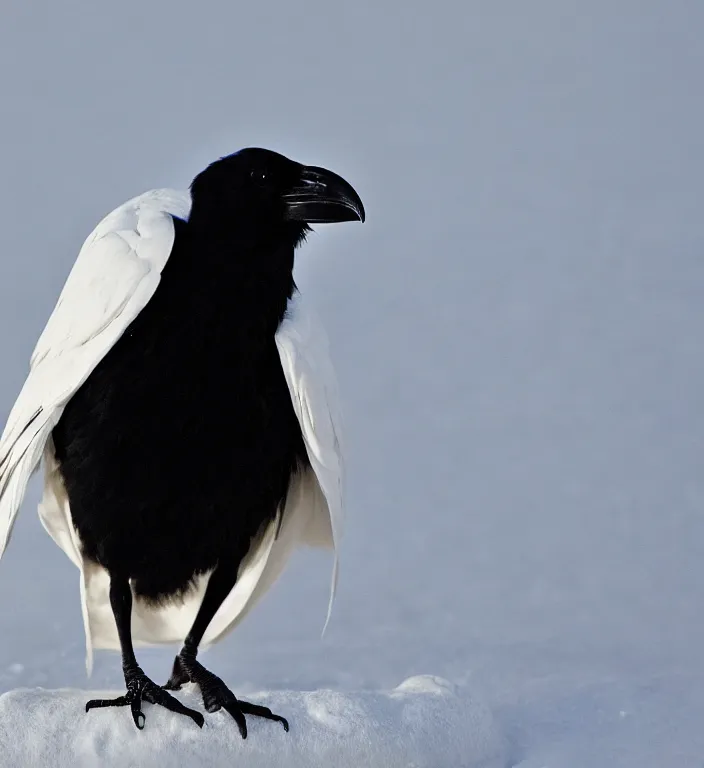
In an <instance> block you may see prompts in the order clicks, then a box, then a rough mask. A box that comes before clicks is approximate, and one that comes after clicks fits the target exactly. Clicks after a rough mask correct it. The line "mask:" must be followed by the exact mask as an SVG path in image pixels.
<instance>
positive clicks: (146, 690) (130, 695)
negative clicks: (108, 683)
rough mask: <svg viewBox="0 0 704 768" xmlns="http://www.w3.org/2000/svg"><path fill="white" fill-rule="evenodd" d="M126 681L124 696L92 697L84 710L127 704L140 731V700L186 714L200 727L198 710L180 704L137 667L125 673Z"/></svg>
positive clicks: (201, 719) (142, 713)
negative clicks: (112, 697) (111, 697)
mask: <svg viewBox="0 0 704 768" xmlns="http://www.w3.org/2000/svg"><path fill="white" fill-rule="evenodd" d="M125 681H126V683H127V693H126V694H125V695H124V696H118V697H117V698H115V699H92V700H91V701H89V702H88V703H87V704H86V712H88V711H89V710H91V709H100V708H103V707H125V706H129V707H130V710H131V713H132V719H133V720H134V724H135V725H136V726H137V728H139V730H140V731H141V730H142V729H143V728H144V722H145V717H144V712H142V701H147V702H149V703H150V704H158V705H159V706H162V707H165V708H166V709H168V710H169V711H170V712H175V713H176V714H179V715H186V716H187V717H190V718H191V720H193V722H194V723H195V724H196V725H197V726H198V727H199V728H202V727H203V724H204V722H205V718H204V717H203V715H202V714H201V713H200V712H196V710H194V709H189V708H188V707H186V706H184V705H183V704H181V702H180V701H179V700H178V699H175V698H174V697H173V696H171V694H169V693H166V691H164V690H163V689H162V688H160V687H159V686H158V685H157V684H156V683H154V682H152V681H151V680H150V679H149V678H148V677H147V676H146V675H145V674H144V672H143V671H142V670H141V669H140V668H139V667H137V668H136V669H131V670H129V671H128V672H127V673H126V674H125Z"/></svg>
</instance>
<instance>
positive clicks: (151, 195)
mask: <svg viewBox="0 0 704 768" xmlns="http://www.w3.org/2000/svg"><path fill="white" fill-rule="evenodd" d="M190 202H191V201H190V195H189V194H188V193H186V192H180V191H176V190H168V189H160V190H153V191H150V192H147V193H145V194H143V195H140V196H138V197H135V198H133V199H132V200H130V201H128V202H127V203H125V204H124V205H122V206H120V207H119V208H117V209H115V210H114V211H113V212H112V213H110V214H109V215H108V216H106V217H105V218H104V219H103V220H102V221H101V222H100V224H98V226H97V227H96V228H95V229H94V230H93V232H92V233H91V234H90V235H89V237H88V238H87V239H86V241H85V243H84V244H83V247H82V248H81V251H80V253H79V255H78V259H77V260H76V263H75V265H74V267H73V269H72V271H71V273H70V275H69V277H68V279H67V281H66V284H65V286H64V288H63V291H62V292H61V295H60V297H59V300H58V303H57V305H56V307H55V309H54V312H53V313H52V315H51V317H50V318H49V322H48V323H47V326H46V328H45V329H44V331H43V333H42V335H41V337H40V338H39V341H38V342H37V345H36V348H35V350H34V353H33V354H32V357H31V363H30V371H29V375H28V376H27V380H26V381H25V384H24V386H23V388H22V391H21V392H20V394H19V397H18V398H17V401H16V403H15V405H14V407H13V409H12V411H11V413H10V416H9V418H8V421H7V425H6V427H5V430H4V432H3V434H2V438H1V439H0V556H1V555H2V553H3V552H4V550H5V547H6V545H7V542H8V540H9V538H10V535H11V532H12V527H13V524H14V521H15V518H16V516H17V512H18V510H19V508H20V505H21V503H22V499H23V497H24V494H25V491H26V488H27V483H28V482H29V479H30V476H31V475H32V473H33V472H34V471H35V470H36V469H37V467H38V465H39V463H40V461H41V460H42V458H43V459H44V493H43V497H42V501H41V504H40V507H39V514H40V518H41V521H42V523H43V525H44V527H45V528H46V530H47V531H48V532H49V534H50V535H51V536H52V538H53V539H54V541H55V542H56V543H57V544H58V545H59V546H60V547H61V549H63V551H64V552H65V553H66V554H67V555H68V557H69V558H71V560H72V561H73V562H74V564H75V565H76V566H77V567H78V568H79V570H80V576H81V581H80V586H81V602H82V607H83V617H84V623H85V631H86V646H87V665H88V669H89V671H90V668H91V660H92V649H93V648H113V649H119V647H120V644H119V640H118V637H117V631H116V626H115V620H114V618H113V614H112V610H111V607H110V601H109V595H108V589H109V582H110V579H109V576H108V573H107V572H106V571H105V570H104V569H103V568H102V567H100V566H98V565H97V564H95V563H94V562H92V561H89V560H85V559H84V558H83V556H82V552H81V544H80V540H79V538H78V535H77V533H76V530H75V528H74V526H73V524H72V521H71V514H70V509H69V503H68V497H67V494H66V491H65V488H64V484H63V481H62V478H61V474H60V471H59V468H58V466H57V464H56V461H55V459H54V452H53V443H52V440H51V433H52V430H53V428H54V427H55V426H56V424H57V423H58V421H59V419H60V417H61V414H62V412H63V409H64V407H65V405H66V403H67V402H68V401H69V400H70V398H71V397H72V395H73V394H74V393H75V392H76V390H77V389H78V388H79V387H80V386H81V384H83V382H84V381H85V380H86V379H87V378H88V376H89V375H90V373H91V372H92V371H93V369H94V368H95V366H96V365H97V364H98V363H99V362H100V360H102V358H103V357H104V356H105V355H106V353H107V352H108V351H109V350H110V348H111V347H112V346H113V345H114V344H115V342H116V341H117V340H118V339H119V338H120V336H121V335H122V334H123V333H124V331H125V330H126V329H127V327H128V326H129V324H130V323H131V322H132V321H133V320H134V319H135V318H136V317H137V315H138V314H139V313H140V312H141V311H142V309H143V308H144V307H145V306H146V305H147V303H148V302H149V300H150V299H151V297H152V296H153V295H154V292H155V291H156V288H157V286H158V284H159V280H160V275H161V272H162V270H163V268H164V266H165V265H166V263H167V260H168V258H169V255H170V253H171V248H172V245H173V242H174V226H173V220H172V215H173V216H176V217H179V218H182V219H187V218H188V214H189V211H190ZM276 344H277V348H278V350H279V354H280V358H281V365H282V368H283V371H284V374H285V377H286V381H287V383H288V387H289V391H290V393H291V398H292V402H293V406H294V409H295V412H296V415H297V417H298V420H299V422H300V425H301V430H302V433H303V438H304V441H305V445H306V449H307V452H308V457H309V459H310V465H311V469H309V470H306V471H305V472H304V473H302V474H301V475H299V476H298V477H297V478H296V479H295V480H294V482H293V483H292V485H291V488H290V491H289V495H288V497H287V500H286V503H285V505H284V508H283V509H281V510H279V514H278V517H277V519H276V520H275V521H274V522H273V523H271V524H269V525H268V526H266V527H265V529H263V530H261V531H260V532H259V535H258V536H257V537H256V539H255V540H254V541H253V543H252V547H251V549H250V551H249V553H248V555H247V557H246V558H245V559H244V561H243V562H242V564H241V566H240V570H239V573H238V579H237V583H236V584H235V586H234V588H233V589H232V591H231V592H230V594H229V596H228V597H227V598H226V600H225V601H224V602H223V604H222V605H221V607H220V609H219V610H218V612H217V614H216V615H215V617H214V619H213V620H212V621H211V623H210V625H209V626H208V629H207V631H206V633H205V636H204V638H203V642H204V643H205V644H207V643H212V642H214V641H217V640H219V639H220V638H221V637H223V635H225V634H226V633H227V632H228V631H229V630H230V629H232V628H233V627H234V626H235V625H236V624H237V623H238V622H239V621H240V620H241V619H242V618H243V617H244V616H245V615H246V613H247V612H248V611H249V610H250V609H251V607H252V606H253V605H254V604H255V603H256V601H257V600H258V599H259V598H260V597H261V596H262V595H263V594H264V592H265V591H266V590H267V589H268V588H269V587H270V586H271V585H272V584H273V583H274V581H276V579H277V578H278V576H279V575H280V573H281V571H282V569H283V567H284V566H285V564H286V562H287V560H288V557H289V555H290V554H291V552H292V550H293V549H294V548H295V547H296V546H297V545H299V544H310V545H313V546H324V547H330V546H332V547H333V548H334V549H335V566H334V570H333V581H332V587H331V593H330V604H329V607H328V618H329V616H330V609H331V608H332V602H333V599H334V594H335V585H336V581H337V562H338V561H337V549H338V547H339V543H340V537H341V535H342V525H343V484H344V467H343V457H342V448H341V419H340V412H339V406H338V399H337V389H336V381H335V375H334V371H333V368H332V364H331V361H330V358H329V354H328V348H327V340H326V337H325V334H324V332H323V330H322V328H321V327H320V325H319V323H318V322H317V320H316V318H315V317H314V316H313V314H312V313H311V312H310V310H308V309H306V308H305V306H304V304H303V302H302V300H301V297H300V296H299V295H296V296H295V297H294V299H292V300H291V302H290V303H289V311H288V314H287V316H286V318H285V319H284V321H283V322H282V323H281V325H280V327H279V329H278V331H277V334H276ZM208 578H209V575H208V574H206V575H205V576H202V577H200V578H199V579H198V580H197V582H196V587H195V588H194V589H193V590H192V591H191V592H189V593H188V594H187V596H186V597H185V598H184V600H183V601H182V602H173V603H169V604H167V605H165V606H163V607H160V608H155V607H154V606H148V605H146V604H144V603H143V602H141V601H140V600H139V599H136V600H135V602H134V607H133V613H132V638H133V641H134V643H135V645H148V644H155V643H167V642H178V641H181V640H183V639H184V637H185V636H186V634H187V632H188V630H189V628H190V626H191V624H192V622H193V619H194V618H195V615H196V612H197V610H198V606H199V605H200V602H201V599H202V595H203V592H204V589H205V586H206V584H207V579H208ZM326 623H327V622H326Z"/></svg>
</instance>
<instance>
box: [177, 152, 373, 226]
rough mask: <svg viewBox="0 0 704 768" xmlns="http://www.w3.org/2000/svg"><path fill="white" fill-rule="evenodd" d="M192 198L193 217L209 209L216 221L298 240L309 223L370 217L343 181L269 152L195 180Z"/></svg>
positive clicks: (232, 161)
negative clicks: (284, 234)
mask: <svg viewBox="0 0 704 768" xmlns="http://www.w3.org/2000/svg"><path fill="white" fill-rule="evenodd" d="M191 196H192V199H193V213H192V218H193V214H196V213H197V212H199V211H203V210H205V209H207V210H208V212H209V214H210V215H209V217H208V218H210V220H211V222H212V220H213V218H214V217H216V218H217V219H219V221H220V222H221V223H222V224H223V225H234V224H237V226H239V227H246V228H247V229H248V230H249V231H250V232H253V231H254V230H259V231H262V232H269V233H273V232H281V231H287V232H290V233H292V234H293V235H294V238H295V239H296V240H298V239H300V237H301V236H302V235H303V234H304V232H305V231H306V230H307V229H308V225H309V224H323V223H334V222H340V221H364V218H365V214H364V205H363V204H362V201H361V199H360V198H359V195H358V194H357V193H356V192H355V190H354V189H353V188H352V186H351V185H350V184H349V183H348V182H346V181H345V180H344V179H343V178H342V177H341V176H338V175H337V174H336V173H333V172H332V171H328V170H326V169H325V168H318V167H316V166H310V165H301V164H300V163H296V162H294V161H293V160H289V159H288V158H287V157H284V156H283V155H280V154H278V153H277V152H272V151H270V150H267V149H258V148H248V149H242V150H240V151H239V152H235V153H234V154H232V155H228V156H227V157H223V158H221V159H220V160H217V161H216V162H214V163H212V164H211V165H209V166H208V167H207V168H206V169H205V170H204V171H203V172H202V173H200V174H199V175H198V176H196V178H195V179H194V181H193V184H192V185H191ZM296 233H297V234H296Z"/></svg>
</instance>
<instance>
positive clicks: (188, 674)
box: [164, 653, 288, 739]
mask: <svg viewBox="0 0 704 768" xmlns="http://www.w3.org/2000/svg"><path fill="white" fill-rule="evenodd" d="M175 680H177V681H182V682H191V683H195V684H196V685H197V686H198V687H199V688H200V692H201V695H202V697H203V706H204V707H205V709H206V710H207V711H208V712H211V713H212V712H217V711H218V710H220V709H224V710H225V711H226V712H227V713H228V714H229V715H230V717H232V719H233V720H234V721H235V722H236V723H237V727H238V728H239V731H240V734H241V736H242V738H243V739H246V738H247V720H246V718H245V715H252V716H254V717H262V718H264V719H266V720H273V721H275V722H277V723H281V725H282V726H283V728H284V730H285V731H286V732H288V720H286V718H285V717H281V715H276V714H274V713H273V712H272V711H271V710H270V709H269V707H264V706H261V705H260V704H251V703H250V702H248V701H242V700H240V699H238V698H237V697H236V696H235V694H234V693H232V691H231V690H230V689H229V688H228V687H227V686H226V685H225V683H224V682H223V681H222V680H221V679H220V678H219V677H218V676H217V675H214V674H213V673H212V672H210V671H209V670H207V669H206V668H205V667H204V666H203V665H202V664H201V663H200V662H198V661H196V660H195V658H194V657H193V655H192V654H188V653H186V654H184V655H179V656H177V657H176V659H175V660H174V667H173V672H172V674H171V678H170V679H169V681H168V683H166V685H165V686H164V687H165V688H167V687H170V686H171V685H172V683H173V682H174V681H175Z"/></svg>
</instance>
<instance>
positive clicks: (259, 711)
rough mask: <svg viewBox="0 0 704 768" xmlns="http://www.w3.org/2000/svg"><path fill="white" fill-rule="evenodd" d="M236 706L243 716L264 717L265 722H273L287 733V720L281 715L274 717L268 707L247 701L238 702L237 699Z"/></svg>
mask: <svg viewBox="0 0 704 768" xmlns="http://www.w3.org/2000/svg"><path fill="white" fill-rule="evenodd" d="M237 704H238V705H239V708H240V710H241V711H242V712H243V713H244V714H246V715H255V716H256V717H264V718H266V719H267V720H275V721H276V722H277V723H281V725H283V727H284V730H285V731H286V733H288V720H287V719H286V718H285V717H281V715H275V714H274V713H273V712H272V711H271V710H270V709H269V707H263V706H262V705H261V704H250V702H248V701H240V700H239V699H238V700H237Z"/></svg>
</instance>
